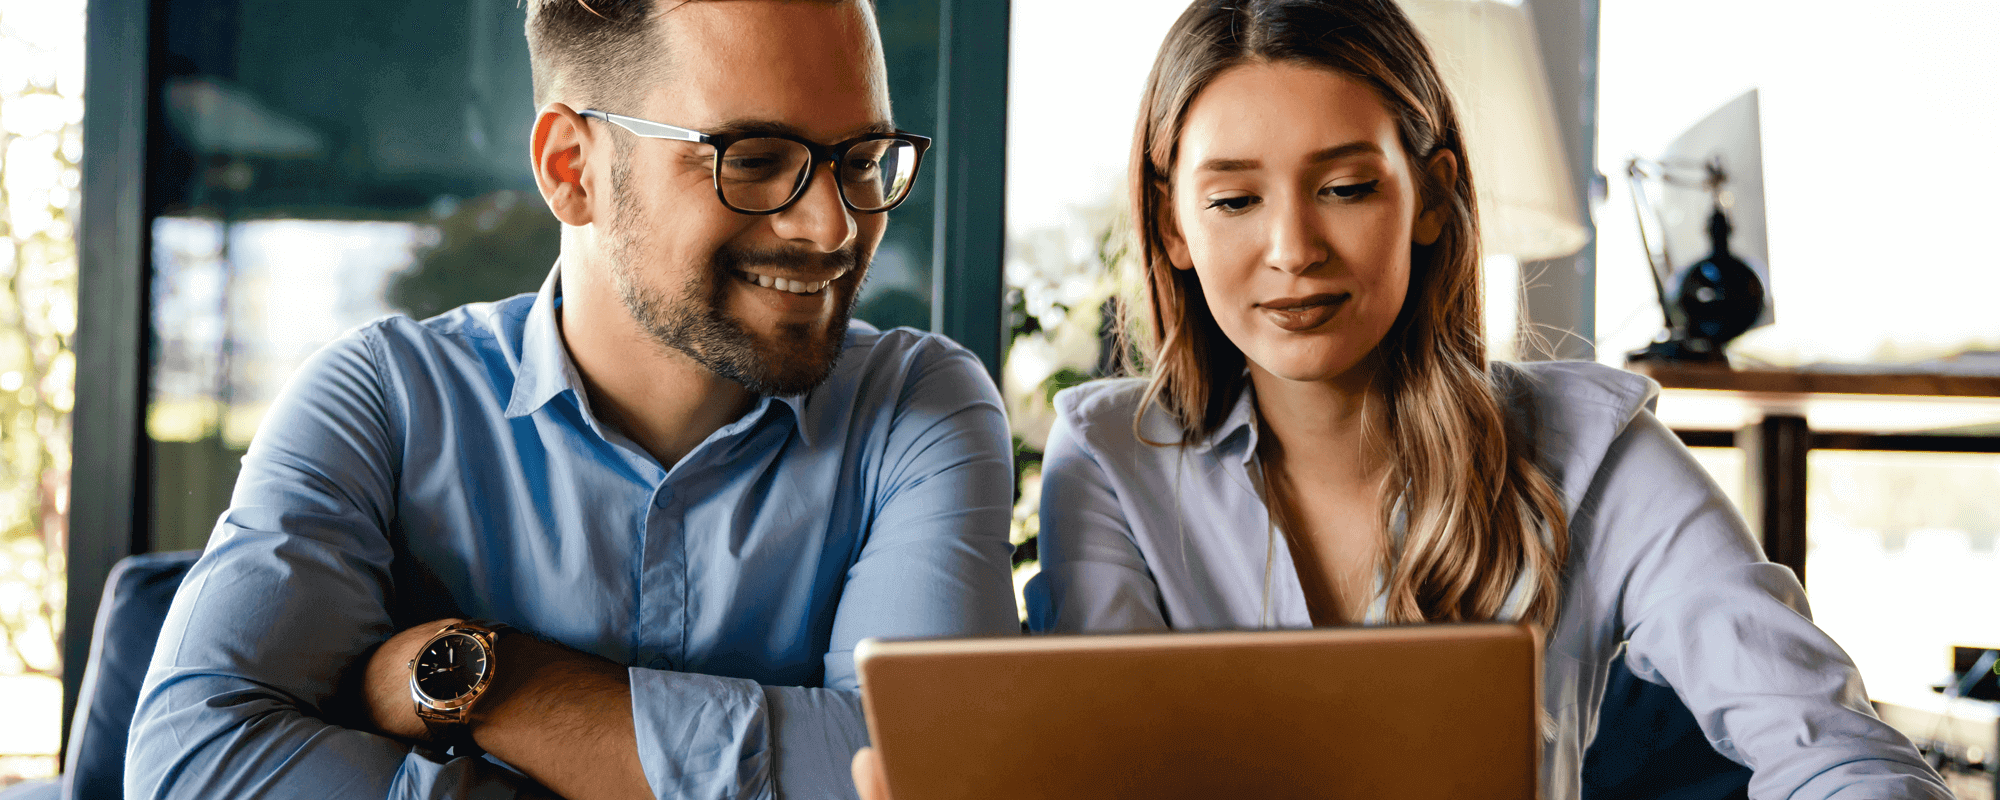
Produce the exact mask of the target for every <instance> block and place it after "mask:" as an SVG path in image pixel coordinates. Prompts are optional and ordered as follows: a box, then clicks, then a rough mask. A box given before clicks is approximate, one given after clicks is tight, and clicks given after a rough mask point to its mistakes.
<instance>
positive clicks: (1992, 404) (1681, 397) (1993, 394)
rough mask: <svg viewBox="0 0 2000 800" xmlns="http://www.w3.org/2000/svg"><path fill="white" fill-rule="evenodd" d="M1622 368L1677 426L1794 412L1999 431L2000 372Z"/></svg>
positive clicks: (1838, 421) (1865, 422) (1850, 425)
mask: <svg viewBox="0 0 2000 800" xmlns="http://www.w3.org/2000/svg"><path fill="white" fill-rule="evenodd" d="M1627 369H1630V370H1631V371H1633V372H1636V373H1638V374H1641V375H1645V376H1646V377H1649V378H1652V379H1653V380H1654V381H1657V382H1659V384H1660V387H1661V389H1662V390H1663V391H1662V392H1661V395H1660V403H1659V409H1658V414H1659V417H1660V419H1661V420H1662V421H1664V422H1666V423H1667V425H1668V426H1669V427H1672V428H1674V429H1675V430H1684V431H1717V430H1737V429H1740V428H1742V427H1744V426H1747V425H1751V424H1754V423H1756V422H1757V421H1758V420H1760V419H1763V418H1765V417H1768V416H1795V417H1804V418H1805V419H1806V420H1807V421H1808V422H1809V423H1810V424H1811V426H1812V428H1813V429H1814V430H1816V431H1824V432H1828V433H1834V432H1846V433H1914V432H1922V431H1967V430H1970V431H1972V432H1978V433H1984V432H1986V431H1988V430H1996V431H2000V376H1988V375H1944V374H1929V373H1914V372H1834V371H1812V370H1783V369H1750V370H1738V369H1729V368H1726V367H1720V366H1708V365H1695V364H1659V363H1651V362H1641V363H1636V364H1631V365H1628V366H1627Z"/></svg>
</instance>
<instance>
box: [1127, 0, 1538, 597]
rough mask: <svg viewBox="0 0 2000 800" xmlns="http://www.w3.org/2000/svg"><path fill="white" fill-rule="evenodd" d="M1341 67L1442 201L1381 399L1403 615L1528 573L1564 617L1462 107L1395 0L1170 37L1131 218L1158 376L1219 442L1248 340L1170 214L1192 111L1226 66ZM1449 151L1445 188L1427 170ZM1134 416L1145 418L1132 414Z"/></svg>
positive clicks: (1236, 15) (1179, 30)
mask: <svg viewBox="0 0 2000 800" xmlns="http://www.w3.org/2000/svg"><path fill="white" fill-rule="evenodd" d="M1266 62H1276V63H1288V64H1301V65H1307V66H1312V67H1317V68H1322V69H1328V70H1333V71H1335V72H1338V73H1340V74H1343V75H1346V76H1349V77H1352V78H1354V79H1355V80H1358V81H1360V82H1361V83H1362V84H1364V85H1366V86H1368V87H1370V88H1372V89H1373V90H1374V91H1375V94H1376V96H1377V97H1378V98H1379V99H1380V100H1381V101H1382V104H1383V106H1384V107H1385V108H1387V109H1388V110H1389V113H1390V115H1391V116H1393V117H1395V118H1396V120H1397V133H1398V136H1399V138H1400V140H1401V144H1402V147H1403V150H1404V152H1405V153H1406V154H1407V155H1408V156H1409V158H1410V160H1411V164H1410V166H1411V169H1410V172H1411V174H1412V175H1414V176H1417V180H1418V182H1419V187H1418V197H1419V202H1421V203H1423V205H1424V207H1425V208H1436V207H1438V206H1439V205H1440V204H1442V205H1443V206H1444V208H1445V210H1446V212H1447V213H1446V214H1445V215H1444V216H1445V222H1444V226H1443V232H1442V233H1441V234H1440V235H1439V236H1438V238H1437V240H1436V241H1435V242H1434V243H1433V244H1431V245H1429V246H1421V247H1417V246H1413V252H1412V255H1411V268H1410V287H1409V292H1408V295H1407V299H1406V300H1405V301H1404V304H1403V309H1402V312H1401V314H1400V315H1399V316H1398V317H1397V319H1396V322H1395V323H1394V325H1392V326H1391V327H1390V329H1389V332H1388V334H1387V335H1386V336H1384V337H1383V339H1382V342H1381V343H1380V344H1379V345H1377V347H1376V351H1375V353H1374V355H1373V357H1374V358H1375V359H1376V361H1377V363H1378V364H1379V367H1378V369H1377V372H1376V378H1375V385H1374V387H1373V390H1374V394H1375V395H1376V396H1377V397H1378V398H1379V399H1380V400H1381V401H1382V403H1383V407H1384V414H1383V419H1384V423H1385V424H1384V426H1383V428H1382V429H1381V430H1379V431H1370V435H1373V436H1379V437H1380V439H1381V444H1382V445H1383V446H1384V449H1385V451H1386V452H1387V453H1388V455H1389V460H1390V466H1389V476H1388V484H1387V485H1388V486H1390V487H1392V491H1390V492H1388V493H1387V494H1388V495H1389V496H1388V497H1387V498H1385V500H1384V503H1383V507H1382V508H1381V510H1380V513H1381V515H1382V520H1383V527H1384V529H1385V530H1386V529H1387V528H1388V525H1389V523H1390V520H1391V515H1393V514H1394V513H1395V506H1396V504H1397V502H1398V499H1399V496H1398V493H1397V492H1396V491H1393V489H1400V490H1401V491H1400V501H1401V504H1402V507H1403V511H1404V512H1405V514H1406V515H1407V516H1406V518H1405V533H1404V536H1403V538H1402V541H1401V543H1400V545H1396V546H1393V547H1390V546H1385V547H1384V548H1382V550H1383V553H1384V563H1383V564H1382V565H1381V566H1382V569H1383V571H1382V574H1384V575H1385V576H1387V578H1388V580H1387V582H1386V584H1385V585H1386V588H1387V592H1388V601H1389V602H1388V618H1389V621H1392V622H1421V621H1446V620H1488V619H1494V618H1495V617H1497V616H1498V615H1499V613H1500V611H1501V608H1502V606H1504V605H1505V604H1506V602H1507V598H1508V595H1509V593H1510V591H1511V590H1512V589H1513V588H1514V585H1515V582H1516V577H1517V576H1525V580H1526V582H1527V585H1526V586H1525V587H1524V590H1525V594H1524V597H1523V599H1524V600H1525V601H1526V602H1525V606H1524V608H1523V612H1522V615H1521V618H1522V619H1523V620H1524V621H1530V622H1537V623H1540V624H1542V625H1543V626H1544V627H1547V626H1549V625H1550V624H1552V623H1553V622H1554V620H1555V615H1556V611H1557V609H1558V606H1559V603H1560V594H1561V580H1560V578H1561V571H1562V567H1563V563H1564V561H1565V559H1566V558H1567V554H1568V550H1569V537H1568V526H1567V524H1566V519H1565V515H1564V513H1563V508H1562V503H1561V500H1560V499H1559V497H1558V495H1557V494H1556V491H1555V489H1554V487H1553V486H1552V484H1551V483H1550V481H1549V479H1548V477H1547V476H1545V475H1543V474H1542V473H1541V471H1540V470H1539V469H1538V468H1537V467H1536V466H1535V464H1534V461H1533V455H1532V453H1531V448H1530V443H1529V442H1527V441H1526V439H1525V437H1524V436H1521V435H1518V434H1516V433H1515V432H1513V431H1511V430H1510V428H1509V426H1508V424H1507V420H1506V418H1505V416H1503V414H1502V412H1501V409H1500V404H1499V401H1498V399H1497V387H1496V384H1495V380H1494V375H1493V372H1492V371H1491V368H1490V367H1489V365H1488V364H1487V362H1486V343H1485V337H1484V332H1483V330H1482V325H1481V317H1480V314H1481V309H1480V301H1481V298H1480V291H1481V283H1480V276H1479V259H1480V256H1479V219H1478V215H1477V212H1476V210H1475V209H1476V205H1475V203H1474V201H1473V197H1474V195H1473V189H1472V186H1473V183H1472V170H1471V169H1470V167H1469V164H1468V162H1467V160H1466V157H1465V155H1466V154H1465V142H1464V139H1463V138H1462V134H1461V131H1460V130H1459V122H1458V115H1457V112H1456V111H1455V109H1454V108H1453V105H1452V101H1451V97H1450V96H1449V95H1448V94H1447V92H1446V91H1445V86H1444V81H1443V80H1442V79H1441V78H1440V77H1439V75H1438V70H1437V66H1436V64H1435V63H1434V62H1433V60H1432V58H1431V54H1430V50H1429V48H1428V47H1427V46H1426V45H1425V44H1424V41H1423V38H1422V36H1421V35H1419V34H1418V33H1417V30H1416V28H1415V26H1413V25H1412V24H1411V23H1410V20H1409V18H1408V17H1406V16H1404V14H1403V13H1402V11H1401V10H1400V9H1398V8H1397V7H1396V5H1395V3H1394V2H1393V0H1196V2H1195V3H1194V5H1192V6H1191V7H1189V8H1188V10H1187V11H1186V12H1185V13H1183V14H1182V15H1181V17H1180V19H1179V21H1177V22H1175V23H1174V26H1173V28H1172V30H1170V31H1169V32H1168V33H1167V39H1166V42H1165V43H1164V44H1163V45H1161V47H1160V55H1159V58H1158V60H1156V61H1155V62H1154V64H1153V71H1152V74H1151V75H1150V76H1149V77H1148V78H1147V82H1146V92H1145V95H1144V96H1143V98H1142V99H1141V101H1140V103H1141V104H1140V107H1139V122H1138V130H1137V132H1136V135H1135V136H1134V140H1133V146H1132V167H1131V197H1132V220H1133V222H1134V226H1133V227H1134V228H1135V230H1136V232H1137V234H1138V242H1137V244H1138V246H1139V253H1138V254H1139V258H1140V262H1139V263H1140V264H1141V266H1142V268H1143V269H1144V272H1145V285H1146V294H1147V300H1148V301H1149V305H1150V306H1151V312H1152V320H1151V321H1152V332H1153V336H1154V341H1155V344H1154V347H1153V352H1152V359H1151V368H1152V371H1153V376H1152V383H1151V385H1150V386H1149V387H1148V389H1147V402H1146V403H1145V404H1144V405H1142V407H1141V413H1142V414H1143V413H1145V409H1146V407H1149V406H1152V405H1155V404H1157V405H1158V406H1160V407H1161V408H1162V409H1163V410H1165V411H1166V412H1167V414H1169V415H1170V416H1171V417H1173V419H1174V420H1175V421H1176V422H1177V423H1178V424H1179V426H1180V429H1181V431H1182V441H1183V442H1184V443H1185V442H1193V441H1198V440H1201V439H1203V438H1206V437H1208V436H1209V435H1211V434H1212V433H1214V431H1215V429H1216V427H1217V426H1218V425H1220V424H1221V422H1222V420H1223V418H1224V417H1225V416H1226V415H1227V414H1228V412H1229V409H1230V408H1231V407H1232V406H1233V405H1234V403H1235V402H1236V399H1237V397H1238V394H1239V393H1240V392H1242V391H1243V388H1244V383H1245V377H1244V368H1245V366H1246V365H1245V362H1244V356H1243V352H1242V351H1241V350H1239V349H1237V347H1236V346H1235V344H1233V343H1232V342H1230V341H1229V339H1228V338H1227V337H1226V336H1224V335H1223V333H1222V330H1221V329H1220V328H1219V327H1217V325H1216V323H1215V319H1214V317H1213V316H1211V315H1210V314H1209V310H1208V301H1207V299H1206V298H1205V297H1204V296H1203V295H1202V290H1201V282H1200V279H1199V277H1198V276H1197V274H1196V272H1195V270H1178V269H1174V267H1173V265H1172V263H1170V261H1169V259H1168V257H1167V249H1166V242H1165V239H1164V238H1163V237H1162V234H1161V226H1162V225H1163V224H1165V223H1166V222H1167V220H1168V219H1169V217H1168V215H1170V214H1172V213H1173V211H1172V198H1171V195H1170V187H1171V185H1172V184H1171V179H1172V176H1173V170H1174V163H1175V157H1176V153H1177V150H1178V145H1179V143H1180V136H1181V126H1182V123H1183V118H1184V117H1185V116H1186V113H1187V109H1188V106H1189V105H1190V104H1191V103H1193V101H1194V99H1195V97H1196V96H1197V95H1199V94H1200V93H1201V91H1202V90H1203V89H1204V88H1206V87H1207V86H1208V85H1209V84H1210V83H1211V82H1213V81H1214V80H1215V78H1216V77H1217V76H1219V75H1221V74H1222V73H1224V72H1226V71H1228V70H1229V69H1230V68H1231V67H1235V66H1238V65H1241V64H1247V63H1266ZM1441 152H1450V153H1451V154H1452V155H1453V156H1454V157H1456V159H1457V163H1458V165H1459V168H1458V170H1457V176H1456V178H1455V179H1454V180H1453V181H1452V183H1451V185H1448V186H1447V185H1441V184H1439V183H1438V181H1437V178H1436V177H1434V176H1433V174H1432V171H1431V170H1429V169H1426V168H1425V166H1426V165H1428V164H1430V163H1431V161H1432V159H1433V158H1435V157H1437V156H1438V155H1439V154H1440V153H1441ZM1135 425H1136V421H1135Z"/></svg>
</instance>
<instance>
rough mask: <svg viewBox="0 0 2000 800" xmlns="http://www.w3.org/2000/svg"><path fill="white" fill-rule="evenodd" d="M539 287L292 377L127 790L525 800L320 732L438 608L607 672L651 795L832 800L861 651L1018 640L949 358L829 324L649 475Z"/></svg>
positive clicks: (373, 739) (177, 646)
mask: <svg viewBox="0 0 2000 800" xmlns="http://www.w3.org/2000/svg"><path fill="white" fill-rule="evenodd" d="M556 286H557V284H556V282H555V275H554V274H553V273H552V274H551V275H550V279H549V282H548V283H547V284H545V285H544V286H543V288H542V290H541V292H540V293H539V294H536V295H522V296H519V297H515V298H512V299H509V300H505V301H501V302H498V303H490V304H487V303H482V304H474V305H469V306H465V307H463V308H460V309H458V310H456V311H453V312H451V313H448V314H445V315H443V316H440V317H437V318H434V319H430V320H427V321H424V322H414V321H411V320H409V319H407V318H402V317H392V318H388V319H384V320H381V321H378V322H375V323H373V324H370V325H368V326H365V327H363V328H361V329H359V330H356V331H354V332H352V333H350V334H349V335H347V336H345V337H344V338H342V339H340V340H338V341H336V342H334V343H333V344H331V345H328V346H327V347H326V348H325V349H324V350H322V351H320V352H319V353H318V354H317V355H315V356H313V357H312V359H311V360H310V361H308V362H307V363H306V364H305V365H304V366H303V367H301V368H300V370H299V373H298V375H297V376H296V377H295V378H294V379H293V380H292V382H291V384H290V385H289V387H288V388H287V389H286V390H285V392H284V393H283V394H282V396H281V397H280V398H279V399H278V401H277V402H276V403H275V404H274V405H273V407H272V408H271V411H270V413H269V415H268V416H267V417H266V418H265V420H264V422H263V425H262V428H261V430H260V432H259V433H258V435H257V438H256V440H255V441H254V442H253V443H252V444H251V447H250V451H249V454H248V455H247V456H245V457H244V459H243V470H242V474H241V477H240V478H239V479H238V481H237V484H236V491H235V495H234V496H233V498H232V500H231V505H230V508H229V510H228V512H227V513H225V514H224V515H223V516H222V518H221V520H220V521H219V522H218V524H217V525H216V528H215V532H214V534H213V536H212V537H211V539H210V541H209V545H208V549H207V552H206V553H205V554H204V555H203V556H202V558H201V561H200V562H199V563H198V564H197V565H196V566H195V567H194V569H193V571H192V572H190V573H189V575H188V577H187V580H186V582H185V584H183V585H182V587H181V589H180V593H179V594H178V595H177V596H176V598H175V600H174V604H173V608H172V611H171V612H170V613H169V614H168V616H167V622H166V626H165V629H164V630H163V631H162V633H161V636H160V645H159V649H158V650H157V652H156V654H155V655H154V658H153V663H152V669H151V670H150V671H149V672H148V674H147V676H146V682H145V687H144V689H143V691H142V694H141V696H140V700H139V706H138V712H137V714H136V717H135V719H134V720H133V725H132V736H131V751H130V756H129V762H128V766H127V773H126V796H127V797H131V798H152V797H178V798H202V799H203V800H209V799H212V798H225V797H228V798H235V797H282V798H292V797H295V798H311V799H312V800H323V798H329V797H343V798H362V797H390V798H442V797H481V798H488V797H514V796H517V795H519V796H548V791H547V790H546V789H544V788H542V787H540V786H538V785H536V784H535V783H534V782H532V781H530V780H528V779H526V778H524V777H521V776H520V775H519V774H517V773H515V772H513V771H511V770H509V769H506V768H504V767H503V766H501V765H499V764H497V763H496V762H495V761H492V760H487V759H481V758H455V759H454V758H448V757H445V756H442V755H439V754H438V753H436V752H433V751H431V750H429V749H428V748H415V749H413V748H411V747H410V746H408V745H406V744H403V743H400V742H398V741H395V740H392V739H388V738H385V737H382V736H378V735H375V734H372V733H365V732H362V731H358V730H352V729H348V728H344V727H341V726H340V724H339V723H340V722H342V721H343V720H348V721H351V720H353V719H354V718H355V717H356V716H358V715H364V714H365V709H364V708H363V707H361V706H359V705H358V704H357V703H356V699H355V696H354V695H353V694H352V690H351V689H349V690H347V692H346V693H343V691H342V687H343V684H342V680H343V679H344V678H349V677H351V672H352V670H354V669H356V668H358V667H359V666H360V665H361V664H362V663H364V662H363V661H362V658H363V656H365V655H366V654H367V653H368V652H369V648H370V647H372V646H373V645H375V644H377V643H379V642H381V641H382V640H384V639H385V638H387V637H388V636H390V635H391V634H393V633H395V632H396V631H399V630H401V629H403V628H405V627H407V626H410V625H414V624H418V623H421V622H425V621H428V620H432V619H436V618H439V617H445V616H464V617H478V618H489V619H495V620H500V621H503V622H507V623H510V624H512V625H514V626H516V627H518V628H521V629H523V630H526V631H529V632H532V633H533V634H535V635H537V636H541V637H544V638H547V639H551V640H553V641H556V642H560V643H562V644H564V645H567V646H569V647H572V648H575V649H577V650H581V651H584V652H589V653H595V654H597V655H600V656H603V657H605V658H608V659H611V660H612V661H615V662H618V663H620V664H626V665H629V666H630V668H631V669H630V677H631V685H632V716H633V723H634V727H635V728H636V729H637V733H638V745H639V757H640V761H641V762H642V763H643V765H644V767H645V772H646V779H647V781H648V783H649V784H651V786H652V789H653V791H654V792H655V794H657V795H658V796H659V797H663V798H769V797H774V796H775V797H815V798H816V797H835V796H850V795H851V794H852V792H853V788H852V783H851V781H850V780H849V777H848V760H849V758H850V756H851V755H852V753H853V752H854V750H855V749H857V748H859V747H860V746H862V745H864V744H866V741H867V731H866V728H865V726H864V725H863V722H862V717H861V711H860V703H859V699H858V694H857V692H856V681H855V671H854V661H853V656H852V650H853V647H854V645H855V643H856V642H857V641H859V640H860V639H861V638H863V637H867V636H883V637H917V636H954V635H957V636H963V635H980V634H1003V633H1010V632H1012V633H1018V632H1019V624H1020V623H1019V621H1018V619H1017V617H1016V616H1015V613H1016V612H1015V608H1014V601H1013V591H1012V583H1011V580H1010V578H1009V574H1008V573H1009V559H1010V556H1011V553H1012V549H1011V547H1010V546H1009V545H1008V542H1007V525H1008V518H1009V514H1010V504H1011V501H1012V494H1011V491H1010V487H1011V475H1012V467H1011V458H1012V456H1011V452H1012V451H1011V441H1010V438H1009V434H1008V429H1007V421H1006V418H1005V414H1004V412H1003V411H1002V406H1001V400H1000V397H999V394H998V392H997V391H995V389H994V387H993V384H992V381H991V380H990V379H989V378H988V377H987V375H986V372H985V370H984V369H983V368H982V367H981V366H980V363H979V361H978V359H977V358H976V357H974V356H973V355H971V354H970V353H969V352H967V351H966V350H965V349H963V348H961V347H958V346H957V345H955V344H953V343H951V342H950V341H949V340H947V339H944V338H943V337H939V336H935V335H931V334H927V333H920V332H917V331H912V330H909V329H897V330H892V331H887V332H878V331H876V330H875V329H873V328H871V327H868V326H867V325H865V324H862V323H856V324H855V325H854V326H853V328H852V329H851V330H850V331H849V333H848V336H847V340H846V344H845V349H844V350H843V352H842V354H841V357H840V361H839V363H838V365H837V367H836V368H835V370H834V373H833V375H832V376H831V378H829V379H828V380H827V382H826V383H825V384H824V385H822V386H820V387H819V388H817V389H815V390H813V391H812V392H810V393H809V394H807V395H804V396H801V397H788V398H768V397H767V398H762V399H761V400H760V401H759V402H758V403H757V404H756V405H755V406H754V407H753V408H752V409H751V410H750V411H749V413H747V414H745V415H744V416H743V417H742V418H741V419H738V420H736V421H734V422H732V423H730V424H728V425H725V426H723V427H722V428H721V429H719V430H717V431H715V432H714V434H712V435H710V436H709V437H708V439H707V440H706V441H704V442H702V443H701V444H700V445H699V446H697V447H696V448H695V449H694V450H693V451H692V452H690V453H688V455H687V456H686V457H685V458H683V459H682V460H681V461H680V463H677V464H674V465H671V468H669V467H668V466H663V465H661V464H659V463H658V462H657V461H655V460H654V459H653V458H652V456H650V455H648V454H647V453H646V452H645V451H644V450H642V449H641V448H639V447H638V446H636V445H635V444H633V443H632V442H631V441H630V440H628V439H627V438H625V437H624V436H622V435H620V434H619V433H617V432H616V431H615V430H613V429H611V428H610V427H607V426H606V425H605V424H604V423H603V422H602V421H601V420H599V419H598V418H596V417H595V416H593V415H592V414H591V411H590V406H589V404H588V403H587V402H586V401H585V398H584V396H583V392H584V389H583V384H582V383H581V382H580V381H579V380H578V378H577V373H576V370H575V367H574V366H573V365H572V364H571V361H570V359H569V356H568V352H567V350H566V349H565V347H564V345H563V342H562V337H561V333H560V329H559V327H558V325H557V319H556V308H557V305H558V303H559V298H558V297H557V291H556ZM498 668H499V669H506V664H504V663H502V664H499V665H498ZM350 724H352V723H351V722H350Z"/></svg>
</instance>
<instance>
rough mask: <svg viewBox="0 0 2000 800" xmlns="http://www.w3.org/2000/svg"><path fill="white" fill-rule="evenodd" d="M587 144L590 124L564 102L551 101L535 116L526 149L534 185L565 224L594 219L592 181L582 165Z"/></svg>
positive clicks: (585, 223)
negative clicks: (533, 127) (533, 131)
mask: <svg viewBox="0 0 2000 800" xmlns="http://www.w3.org/2000/svg"><path fill="white" fill-rule="evenodd" d="M590 143H591V131H590V126H589V124H588V123H586V122H584V119H583V117H580V116H577V113H576V111H575V110H573V109H571V108H570V107H569V106H567V105H564V104H562V103H550V104H548V105H546V106H543V107H542V112H541V113H540V114H538V115H536V117H535V133H534V137H533V139H532V140H531V143H530V145H529V148H528V149H529V152H528V157H529V159H530V161H531V162H532V163H531V164H530V167H531V168H532V169H533V171H534V175H535V188H537V189H540V190H541V192H542V200H543V201H545V202H547V203H548V204H549V210H550V211H552V212H555V215H556V219H559V220H562V223H563V224H564V225H576V226H583V225H589V224H590V223H591V220H592V219H593V215H592V213H591V211H592V209H591V202H590V201H591V193H592V192H593V191H595V187H594V186H593V184H594V183H595V181H593V180H592V179H591V178H590V172H589V170H586V169H585V168H584V166H585V160H586V158H587V154H588V153H589V152H590Z"/></svg>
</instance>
